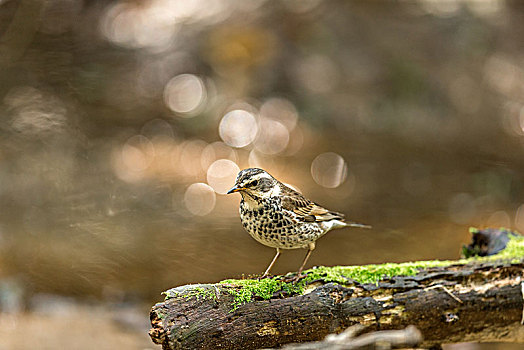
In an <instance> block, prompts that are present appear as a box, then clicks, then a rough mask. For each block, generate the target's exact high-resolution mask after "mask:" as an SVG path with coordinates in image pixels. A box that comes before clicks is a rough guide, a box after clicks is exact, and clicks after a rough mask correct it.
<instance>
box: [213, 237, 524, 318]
mask: <svg viewBox="0 0 524 350" xmlns="http://www.w3.org/2000/svg"><path fill="white" fill-rule="evenodd" d="M522 257H524V236H521V235H517V236H512V237H511V239H510V241H509V242H508V245H507V246H506V248H505V249H504V250H502V251H501V252H500V253H499V254H496V255H492V256H488V257H473V258H469V259H460V260H430V261H415V262H405V263H398V264H397V263H387V264H378V265H364V266H334V267H325V266H320V267H317V268H313V269H310V270H306V271H304V273H305V274H307V276H306V277H305V278H303V279H301V280H300V281H299V282H298V283H296V284H293V283H289V282H284V281H282V277H281V276H276V277H273V278H266V279H262V280H256V279H242V280H234V279H229V280H224V281H221V282H219V285H221V286H223V287H225V288H226V290H227V292H228V293H230V294H231V295H233V310H235V309H237V308H238V307H239V306H240V305H242V304H245V303H249V302H251V301H253V300H254V299H255V298H259V299H264V300H267V299H270V298H271V297H273V296H274V295H275V294H276V293H279V292H283V293H285V294H287V295H296V294H301V293H303V292H304V290H305V287H306V286H307V285H308V284H311V283H313V282H314V281H316V280H322V281H324V282H334V283H338V284H342V285H350V284H351V283H352V281H355V282H358V283H377V282H378V281H380V280H381V279H384V278H388V277H393V276H414V275H416V274H417V273H418V272H419V271H420V269H424V268H430V267H443V266H449V265H461V264H467V263H469V262H478V261H493V260H509V261H518V260H519V258H522Z"/></svg>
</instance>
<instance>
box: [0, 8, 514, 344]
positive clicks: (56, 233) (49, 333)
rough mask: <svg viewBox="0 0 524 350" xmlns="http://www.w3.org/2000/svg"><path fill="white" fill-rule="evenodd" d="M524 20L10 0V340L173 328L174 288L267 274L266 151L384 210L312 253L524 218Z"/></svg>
mask: <svg viewBox="0 0 524 350" xmlns="http://www.w3.org/2000/svg"><path fill="white" fill-rule="evenodd" d="M523 37H524V6H523V3H522V2H520V1H516V0H515V1H503V0H442V1H439V0H418V1H415V0H413V1H373V2H370V1H329V2H328V1H319V0H291V1H267V0H251V1H233V0H214V1H203V0H192V1H187V0H185V1H178V0H145V1H144V0H136V1H133V0H130V1H112V0H100V1H95V0H83V1H82V0H53V1H44V0H0V135H1V137H0V203H1V210H0V311H1V313H0V349H25V348H33V347H34V344H41V345H42V346H44V347H43V348H49V349H54V348H57V347H60V346H64V345H67V346H69V347H71V348H75V349H84V348H85V349H89V348H98V349H105V348H107V349H114V348H123V347H127V348H129V349H135V348H136V349H146V348H151V349H153V348H155V349H156V348H157V346H155V345H154V344H153V343H151V342H150V340H149V338H148V336H147V330H148V316H147V313H148V310H149V307H150V306H151V305H152V304H153V303H154V302H157V301H160V300H161V299H162V296H161V295H160V293H161V292H162V291H164V290H166V289H168V288H170V287H174V286H177V285H181V284H186V283H199V282H201V283H205V282H215V281H219V280H221V279H224V278H241V277H242V276H244V275H245V276H248V275H251V274H257V273H262V272H263V271H264V269H265V268H266V266H267V264H268V263H269V261H270V260H271V258H272V257H273V254H274V250H273V249H270V248H267V247H264V246H262V245H260V244H259V243H257V242H255V241H254V240H253V239H252V238H251V237H250V236H249V235H248V234H247V233H246V232H244V230H243V228H242V226H241V225H240V221H239V217H238V204H239V200H240V196H239V195H238V194H235V195H229V196H226V195H224V194H225V192H226V191H227V190H228V189H229V188H230V187H231V186H232V185H233V182H234V178H235V176H236V173H237V172H238V171H239V169H243V168H246V167H262V168H264V169H266V170H267V171H268V172H270V173H271V174H273V175H274V176H275V177H277V178H278V179H280V180H281V181H283V182H285V183H287V184H290V185H291V186H293V187H295V188H296V189H298V190H299V191H301V192H302V193H304V194H305V195H306V196H308V197H310V198H312V199H314V200H315V201H316V202H318V203H320V204H322V205H324V206H326V207H328V208H331V209H333V210H337V211H340V212H344V213H346V214H347V216H348V218H350V219H352V220H355V221H359V222H363V223H367V224H370V225H372V226H373V230H371V231H368V230H358V229H353V230H338V231H333V232H331V233H330V234H329V235H327V236H325V237H324V238H322V239H321V240H320V241H319V242H318V244H317V249H316V250H315V252H314V254H313V255H312V257H311V259H310V260H309V264H308V265H309V267H311V266H314V265H349V264H367V263H381V262H401V261H408V260H419V259H456V258H458V257H459V250H460V246H461V245H462V244H464V243H466V242H467V241H468V240H469V233H468V227H469V226H476V227H487V226H505V227H511V228H514V229H517V230H519V229H520V230H524V204H523V203H524V193H523V185H524V175H523V170H524V161H523V159H524V158H523V157H524V148H523V144H524V68H523V64H524V42H523V41H522V38H523ZM303 255H304V251H301V250H299V251H289V252H284V254H283V255H282V257H281V258H280V260H279V261H278V263H277V265H276V266H275V268H274V271H273V272H274V273H285V272H287V271H296V269H297V268H298V267H299V265H300V263H301V261H302V259H303ZM28 333H29V334H31V336H30V337H28V336H27V335H28ZM493 347H494V345H491V347H490V348H493ZM453 348H455V347H453ZM464 348H468V349H477V348H479V347H478V346H477V345H474V344H469V345H463V346H462V347H461V349H464ZM500 348H511V347H509V345H505V346H501V347H500Z"/></svg>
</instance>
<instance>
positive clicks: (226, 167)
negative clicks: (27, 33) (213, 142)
mask: <svg viewBox="0 0 524 350" xmlns="http://www.w3.org/2000/svg"><path fill="white" fill-rule="evenodd" d="M239 171H240V168H239V167H238V165H236V163H235V162H233V161H231V160H229V159H219V160H217V161H215V162H213V164H211V166H210V167H209V169H207V183H208V184H209V185H211V187H212V188H213V189H214V190H215V192H216V193H219V194H226V193H227V191H228V190H229V189H230V188H231V187H232V186H233V184H234V183H235V178H236V176H237V174H238V172H239Z"/></svg>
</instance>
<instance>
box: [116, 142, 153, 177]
mask: <svg viewBox="0 0 524 350" xmlns="http://www.w3.org/2000/svg"><path fill="white" fill-rule="evenodd" d="M154 154H155V151H154V147H153V144H152V143H151V141H149V139H148V138H147V137H145V136H142V135H135V136H132V137H130V138H129V139H128V140H127V142H126V143H125V144H124V145H123V146H122V163H123V164H124V165H125V167H126V168H127V169H129V170H131V171H143V170H145V169H147V167H149V165H150V164H151V162H152V161H153V158H154Z"/></svg>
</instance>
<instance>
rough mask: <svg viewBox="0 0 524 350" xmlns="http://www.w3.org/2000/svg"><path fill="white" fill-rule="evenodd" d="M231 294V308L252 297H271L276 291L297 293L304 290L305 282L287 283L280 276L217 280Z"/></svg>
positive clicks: (249, 300)
mask: <svg viewBox="0 0 524 350" xmlns="http://www.w3.org/2000/svg"><path fill="white" fill-rule="evenodd" d="M219 284H220V285H222V286H223V287H225V288H226V291H227V292H228V293H229V294H231V295H232V296H233V310H236V309H237V308H238V307H239V306H240V305H242V304H245V303H249V302H251V301H253V299H254V298H260V299H264V300H268V299H271V297H273V296H274V295H275V293H278V292H284V293H286V294H299V293H301V292H302V291H303V290H304V286H305V283H297V284H292V283H287V282H283V281H282V280H281V277H273V278H264V279H262V280H257V279H247V280H234V279H229V280H224V281H220V282H219Z"/></svg>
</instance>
